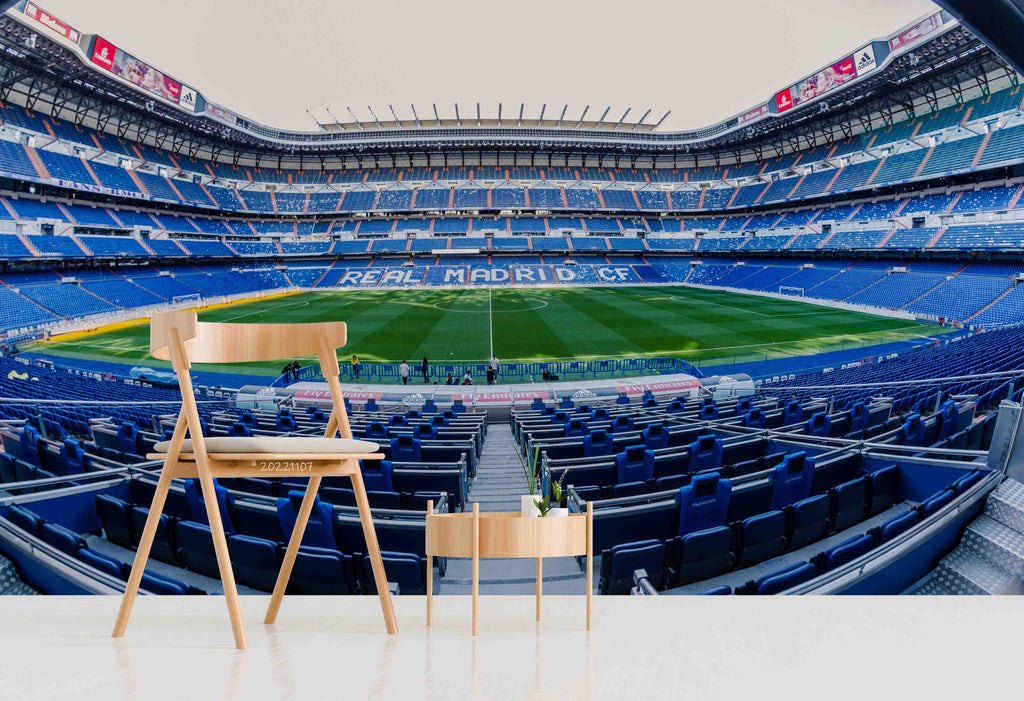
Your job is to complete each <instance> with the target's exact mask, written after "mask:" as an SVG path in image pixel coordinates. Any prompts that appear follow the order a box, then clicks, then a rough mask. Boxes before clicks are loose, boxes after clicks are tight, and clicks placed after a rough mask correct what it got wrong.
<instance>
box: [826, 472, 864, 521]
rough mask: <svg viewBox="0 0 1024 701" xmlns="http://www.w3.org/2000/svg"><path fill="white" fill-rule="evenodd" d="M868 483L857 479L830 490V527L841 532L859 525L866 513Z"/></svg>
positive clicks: (860, 478) (862, 479) (859, 478)
mask: <svg viewBox="0 0 1024 701" xmlns="http://www.w3.org/2000/svg"><path fill="white" fill-rule="evenodd" d="M867 496H868V481H867V480H866V479H865V478H863V477H857V478H856V479H852V480H850V481H848V482H843V483H842V484H840V485H839V486H837V487H836V488H835V489H833V490H832V514H831V518H832V526H833V528H834V529H835V530H837V531H842V530H845V529H847V528H849V527H850V526H852V525H854V524H855V523H860V522H861V520H862V519H863V518H864V514H865V512H866V506H865V502H866V501H867Z"/></svg>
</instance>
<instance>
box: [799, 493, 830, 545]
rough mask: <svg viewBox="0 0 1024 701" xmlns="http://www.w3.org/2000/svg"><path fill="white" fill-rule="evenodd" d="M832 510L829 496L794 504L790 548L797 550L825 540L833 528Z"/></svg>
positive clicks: (818, 496) (825, 495) (821, 495)
mask: <svg viewBox="0 0 1024 701" xmlns="http://www.w3.org/2000/svg"><path fill="white" fill-rule="evenodd" d="M830 509H831V502H830V500H829V495H828V494H818V495H817V496H813V497H809V498H807V499H803V500H801V501H798V502H797V503H795V504H793V507H792V510H791V511H790V521H791V524H790V533H789V546H790V547H791V548H793V549H794V550H796V549H797V548H802V547H804V546H805V545H809V544H810V543H814V542H816V541H819V540H821V539H822V538H824V537H825V534H826V533H828V531H829V528H830V527H831V523H830V521H829V511H830Z"/></svg>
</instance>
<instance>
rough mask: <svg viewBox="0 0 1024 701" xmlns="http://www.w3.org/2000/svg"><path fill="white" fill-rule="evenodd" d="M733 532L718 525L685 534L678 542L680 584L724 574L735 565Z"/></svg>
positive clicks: (726, 527) (678, 577)
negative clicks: (732, 547)
mask: <svg viewBox="0 0 1024 701" xmlns="http://www.w3.org/2000/svg"><path fill="white" fill-rule="evenodd" d="M731 544H732V530H731V529H730V528H729V527H728V526H717V527H714V528H707V529H704V530H700V531H695V532H692V533H688V534H687V535H684V536H682V537H681V538H680V540H679V547H680V551H679V566H678V571H677V575H676V576H677V579H678V582H679V584H689V583H690V582H697V581H700V580H702V579H708V578H710V577H715V576H717V575H719V574H722V573H723V572H725V571H726V570H728V569H729V567H731V566H732V553H731V552H730V550H729V548H730V547H731Z"/></svg>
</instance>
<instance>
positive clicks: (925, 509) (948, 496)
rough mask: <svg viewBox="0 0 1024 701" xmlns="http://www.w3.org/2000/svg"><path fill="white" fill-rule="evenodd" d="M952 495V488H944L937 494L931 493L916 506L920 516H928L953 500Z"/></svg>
mask: <svg viewBox="0 0 1024 701" xmlns="http://www.w3.org/2000/svg"><path fill="white" fill-rule="evenodd" d="M954 496H955V494H954V492H953V491H952V490H950V489H946V490H943V491H941V492H939V493H938V494H933V495H932V496H930V497H928V498H927V499H925V500H924V501H923V502H922V503H921V504H920V506H918V509H920V511H921V518H923V519H924V518H928V517H929V516H931V515H932V514H934V513H935V512H936V511H938V510H940V509H942V508H943V507H945V506H947V505H948V504H949V503H950V502H951V501H953V497H954Z"/></svg>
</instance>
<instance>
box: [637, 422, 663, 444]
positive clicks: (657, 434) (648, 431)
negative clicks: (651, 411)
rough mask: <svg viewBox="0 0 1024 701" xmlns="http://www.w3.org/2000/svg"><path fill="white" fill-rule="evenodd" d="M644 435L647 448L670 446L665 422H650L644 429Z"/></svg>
mask: <svg viewBox="0 0 1024 701" xmlns="http://www.w3.org/2000/svg"><path fill="white" fill-rule="evenodd" d="M643 437H644V447H645V448H649V449H650V450H659V449H661V448H667V447H668V431H667V430H666V429H665V426H664V425H663V424H660V423H656V424H648V426H647V428H645V429H644V430H643Z"/></svg>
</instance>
